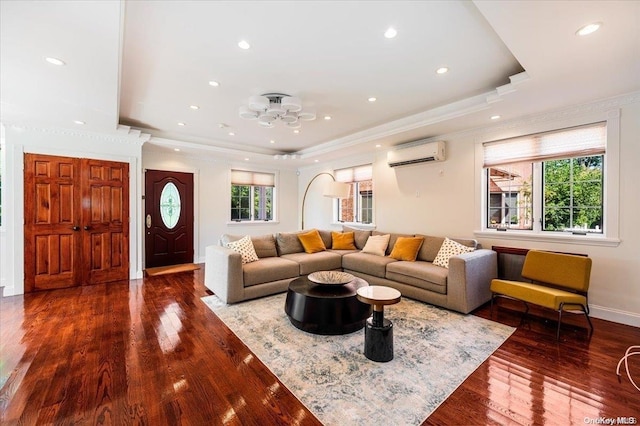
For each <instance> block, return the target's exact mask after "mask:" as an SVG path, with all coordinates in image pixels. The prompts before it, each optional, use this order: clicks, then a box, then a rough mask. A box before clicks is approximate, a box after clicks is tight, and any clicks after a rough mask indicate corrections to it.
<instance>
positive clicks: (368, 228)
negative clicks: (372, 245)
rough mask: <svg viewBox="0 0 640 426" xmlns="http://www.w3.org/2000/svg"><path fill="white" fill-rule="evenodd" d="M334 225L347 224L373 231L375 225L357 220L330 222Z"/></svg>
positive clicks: (351, 226) (350, 226)
mask: <svg viewBox="0 0 640 426" xmlns="http://www.w3.org/2000/svg"><path fill="white" fill-rule="evenodd" d="M331 225H334V226H348V227H349V228H354V229H361V230H363V231H373V230H374V229H376V225H374V224H372V223H358V222H332V223H331Z"/></svg>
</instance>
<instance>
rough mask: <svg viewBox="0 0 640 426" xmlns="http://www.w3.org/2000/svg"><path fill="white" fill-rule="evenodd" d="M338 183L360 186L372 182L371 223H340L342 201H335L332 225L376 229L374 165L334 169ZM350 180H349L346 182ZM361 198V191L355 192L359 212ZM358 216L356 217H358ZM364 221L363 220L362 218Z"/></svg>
mask: <svg viewBox="0 0 640 426" xmlns="http://www.w3.org/2000/svg"><path fill="white" fill-rule="evenodd" d="M332 174H333V175H334V176H335V179H336V181H337V182H344V183H348V184H350V185H353V184H358V185H359V184H360V182H366V181H371V193H372V198H371V222H370V223H363V222H356V221H340V208H341V206H340V200H337V199H336V200H333V209H332V210H333V220H332V224H334V225H344V226H349V227H357V228H361V229H365V228H367V229H369V228H370V229H375V226H376V225H375V211H376V208H375V206H376V201H375V200H376V197H375V190H374V186H375V184H374V182H373V163H363V164H359V165H355V166H350V167H341V168H339V169H334V170H333V173H332ZM345 179H348V180H345ZM359 197H360V195H359V191H357V190H355V189H354V191H353V198H354V208H355V207H357V208H358V210H359V209H360V208H361V205H360V203H359V202H358V198H359ZM357 216H358V215H356V217H357ZM360 219H362V218H360Z"/></svg>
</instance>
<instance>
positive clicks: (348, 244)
mask: <svg viewBox="0 0 640 426" xmlns="http://www.w3.org/2000/svg"><path fill="white" fill-rule="evenodd" d="M331 248H332V249H334V250H357V249H356V245H355V239H354V233H353V232H333V231H332V232H331Z"/></svg>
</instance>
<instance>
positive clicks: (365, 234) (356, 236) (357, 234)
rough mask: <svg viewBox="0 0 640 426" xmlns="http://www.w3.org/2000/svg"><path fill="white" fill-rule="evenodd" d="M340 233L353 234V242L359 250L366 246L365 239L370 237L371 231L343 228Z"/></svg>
mask: <svg viewBox="0 0 640 426" xmlns="http://www.w3.org/2000/svg"><path fill="white" fill-rule="evenodd" d="M342 232H353V240H354V242H355V244H356V247H357V248H358V249H359V250H362V249H363V248H364V246H365V244H367V239H368V238H369V236H370V235H371V231H363V230H362V229H356V228H350V227H348V226H343V227H342Z"/></svg>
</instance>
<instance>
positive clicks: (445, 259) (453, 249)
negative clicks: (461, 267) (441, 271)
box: [433, 238, 474, 268]
mask: <svg viewBox="0 0 640 426" xmlns="http://www.w3.org/2000/svg"><path fill="white" fill-rule="evenodd" d="M473 250H474V248H473V247H468V246H465V245H462V244H460V243H458V242H455V241H453V240H450V239H449V238H445V239H444V243H442V247H440V250H439V251H438V255H437V256H436V258H435V259H434V260H433V264H434V265H436V266H442V267H443V268H448V267H449V259H450V258H451V257H453V256H457V255H459V254H462V253H468V252H471V251H473Z"/></svg>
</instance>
